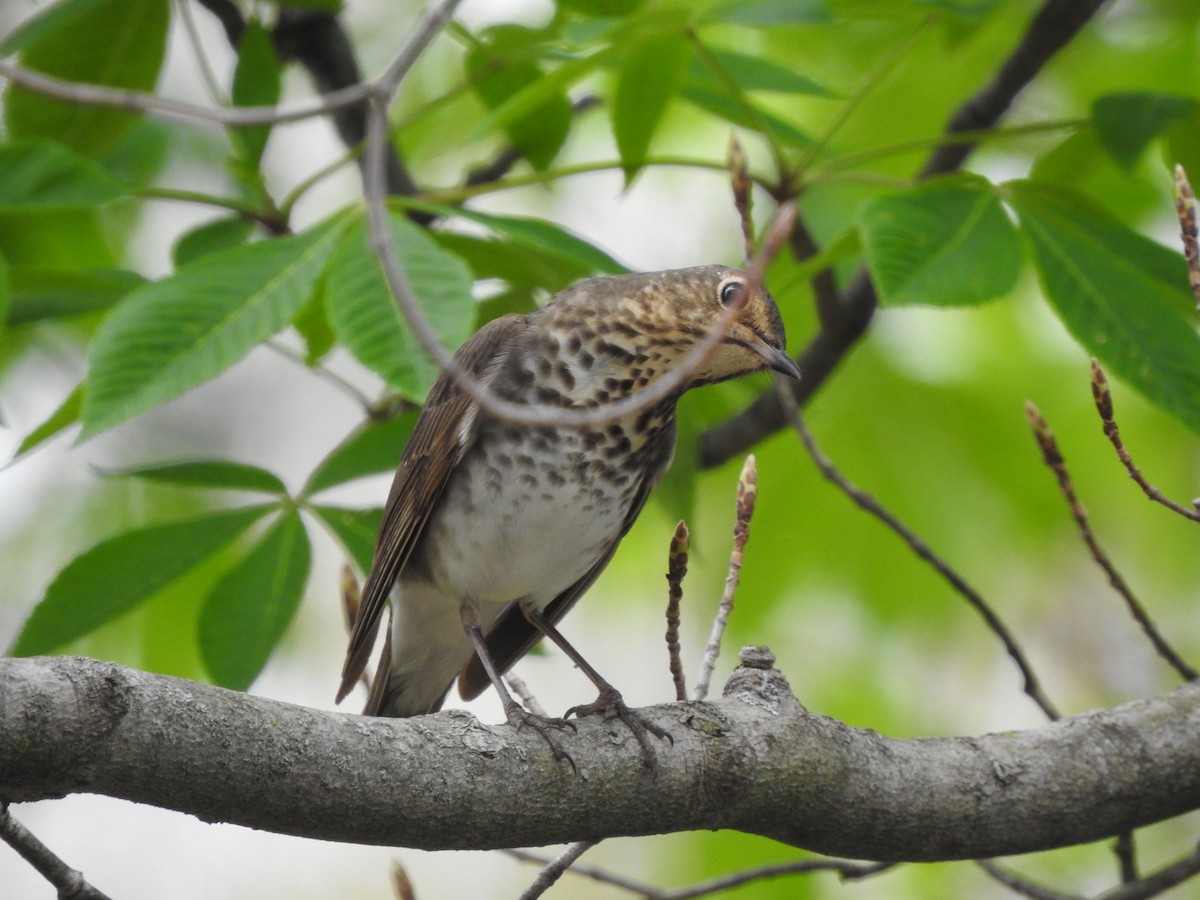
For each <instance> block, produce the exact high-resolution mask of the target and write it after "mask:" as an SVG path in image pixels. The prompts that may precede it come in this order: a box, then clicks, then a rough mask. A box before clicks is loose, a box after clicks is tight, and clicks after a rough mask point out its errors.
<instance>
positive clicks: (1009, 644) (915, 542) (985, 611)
mask: <svg viewBox="0 0 1200 900" xmlns="http://www.w3.org/2000/svg"><path fill="white" fill-rule="evenodd" d="M778 391H779V397H780V401H781V405H782V406H783V410H784V414H785V416H786V417H787V420H788V421H789V422H790V423H791V426H792V428H793V429H794V430H795V431H796V433H797V434H798V435H799V436H800V440H801V441H803V442H804V447H805V449H806V450H807V451H808V455H809V456H811V457H812V460H813V462H815V463H816V464H817V468H818V469H820V470H821V474H822V475H823V476H824V477H825V479H826V480H827V481H830V482H832V483H833V484H835V485H836V486H837V487H838V488H839V489H841V491H842V492H843V493H844V494H846V496H848V497H849V498H850V499H851V500H852V501H854V503H855V504H856V505H857V506H858V507H859V508H860V509H862V510H864V511H865V512H867V513H869V514H870V515H873V516H874V517H875V518H877V519H879V521H881V522H882V523H883V524H884V525H886V526H887V527H888V528H890V529H891V530H892V531H893V532H895V533H896V535H897V536H898V537H899V538H900V539H901V540H903V541H904V542H905V543H906V544H908V546H909V549H911V550H912V552H913V553H915V554H916V555H917V556H918V557H919V558H920V559H923V560H925V562H927V563H929V565H931V566H933V568H934V569H935V570H936V571H937V572H938V574H939V575H941V576H942V577H943V578H944V579H946V581H947V582H948V583H949V584H950V586H951V587H952V588H954V590H955V591H957V592H958V593H959V595H961V596H962V598H963V599H964V600H966V601H967V603H969V604H970V605H971V607H972V608H973V609H974V610H975V611H976V612H977V613H979V615H980V616H982V617H983V620H984V622H985V623H986V624H987V626H988V628H990V629H991V630H992V633H993V634H995V635H996V637H998V638H999V639H1000V642H1001V643H1002V644H1003V645H1004V650H1005V652H1006V653H1007V654H1008V655H1009V657H1010V658H1011V659H1012V661H1013V662H1014V663H1015V664H1016V666H1017V669H1018V670H1019V671H1020V673H1021V676H1022V678H1023V679H1024V681H1025V684H1024V685H1023V688H1022V690H1024V692H1025V693H1026V694H1027V695H1028V696H1029V698H1030V699H1031V700H1032V701H1033V702H1034V703H1036V704H1037V705H1038V707H1039V708H1040V709H1041V710H1042V712H1043V713H1045V714H1046V718H1048V719H1050V720H1051V721H1054V720H1056V719H1058V718H1059V714H1058V711H1057V710H1056V709H1055V708H1054V705H1053V704H1052V703H1051V702H1050V698H1049V697H1047V696H1046V694H1045V692H1044V691H1043V690H1042V686H1041V683H1040V682H1039V681H1038V678H1037V676H1036V675H1035V674H1034V672H1033V666H1031V665H1030V664H1029V661H1028V660H1027V659H1026V658H1025V653H1024V652H1023V651H1022V650H1021V647H1020V645H1019V644H1018V643H1017V641H1016V638H1014V637H1013V635H1012V633H1011V632H1010V631H1009V630H1008V626H1006V625H1005V624H1004V622H1002V621H1001V619H1000V617H999V616H998V615H997V614H996V613H995V611H993V610H992V608H991V607H990V606H989V605H988V604H987V601H985V600H984V599H983V597H982V596H981V595H980V594H979V592H978V591H976V590H975V589H974V588H972V587H971V586H970V585H969V584H967V582H966V581H965V580H964V579H963V577H962V576H961V575H959V574H958V572H956V571H955V570H954V569H952V568H951V567H950V565H949V564H948V563H946V562H945V561H944V560H943V559H942V558H941V557H940V556H938V555H937V554H936V553H934V552H933V551H932V550H931V549H930V548H929V545H928V544H926V543H925V542H924V541H923V540H921V539H920V538H919V537H917V535H916V534H915V533H913V532H912V531H911V530H910V529H909V528H908V527H907V526H906V525H904V523H902V522H901V521H900V520H899V519H897V518H896V517H895V516H894V515H892V514H891V513H890V512H888V511H887V510H886V509H884V508H883V506H881V505H880V503H879V501H878V500H876V499H875V498H874V497H872V496H871V495H870V494H869V493H867V492H866V491H864V490H862V489H861V488H859V487H858V486H857V485H855V484H854V483H853V482H851V481H850V480H849V479H847V478H846V477H845V476H844V475H842V473H841V472H840V471H838V469H837V467H836V466H834V464H833V463H832V462H831V461H830V460H829V458H828V457H827V456H826V455H825V454H824V453H823V452H822V451H821V448H820V447H818V446H817V442H816V441H815V440H814V438H813V436H812V433H811V432H810V431H809V430H808V426H807V425H805V424H804V419H803V418H802V417H801V416H800V411H799V409H798V408H797V406H796V401H795V399H794V398H793V397H792V395H791V392H790V391H787V390H786V389H785V388H783V386H781V385H780V386H778Z"/></svg>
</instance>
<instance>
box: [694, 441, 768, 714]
mask: <svg viewBox="0 0 1200 900" xmlns="http://www.w3.org/2000/svg"><path fill="white" fill-rule="evenodd" d="M757 499H758V468H757V465H756V463H755V460H754V456H753V454H751V455H750V456H747V457H746V462H745V465H743V466H742V474H741V475H740V476H739V477H738V486H737V519H736V521H735V523H734V526H733V550H732V551H731V552H730V554H729V572H728V574H727V575H726V576H725V593H724V594H723V595H722V596H721V603H720V605H719V606H718V607H717V614H716V616H715V617H714V618H713V624H712V631H711V632H710V633H709V636H708V644H707V645H706V646H705V648H704V659H703V660H701V662H700V674H699V675H697V676H696V686H695V687H694V688H693V689H692V699H693V700H703V699H704V698H705V697H707V696H708V686H709V683H710V682H711V681H712V675H713V669H714V668H716V665H717V657H718V656H719V655H720V653H721V637H722V636H723V635H724V634H725V626H726V625H727V624H728V622H729V614H730V613H731V612H733V595H734V593H735V592H736V591H737V586H738V581H739V580H740V578H741V571H742V556H743V553H744V551H745V549H746V541H747V540H749V538H750V517H751V516H753V515H754V502H755V500H757Z"/></svg>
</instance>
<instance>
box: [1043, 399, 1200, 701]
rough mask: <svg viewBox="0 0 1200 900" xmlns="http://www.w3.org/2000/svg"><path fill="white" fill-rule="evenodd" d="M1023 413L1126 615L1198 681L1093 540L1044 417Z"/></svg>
mask: <svg viewBox="0 0 1200 900" xmlns="http://www.w3.org/2000/svg"><path fill="white" fill-rule="evenodd" d="M1025 413H1026V415H1027V416H1028V418H1029V425H1030V427H1031V428H1032V429H1033V436H1034V437H1035V438H1036V439H1037V442H1038V447H1039V448H1041V451H1042V459H1043V460H1044V461H1045V463H1046V465H1047V466H1049V468H1050V470H1051V471H1052V472H1054V476H1055V478H1057V479H1058V487H1059V490H1060V491H1062V495H1063V497H1064V498H1066V501H1067V505H1068V506H1069V507H1070V509H1071V516H1072V517H1073V518H1074V519H1075V524H1076V525H1077V526H1078V528H1079V536H1080V537H1081V538H1083V542H1084V543H1085V544H1087V548H1088V550H1089V551H1090V552H1091V554H1092V559H1094V560H1095V561H1096V565H1098V566H1099V567H1100V568H1101V569H1103V570H1104V574H1105V575H1107V576H1108V583H1109V584H1111V585H1112V587H1113V590H1115V591H1116V592H1117V593H1118V594H1119V595H1120V596H1121V599H1122V600H1124V601H1125V606H1126V608H1127V609H1128V610H1129V614H1130V615H1131V616H1133V618H1134V621H1136V622H1137V623H1138V624H1139V625H1140V626H1141V627H1142V631H1143V632H1145V634H1146V637H1147V638H1149V639H1150V643H1151V644H1153V645H1154V649H1155V650H1156V651H1157V652H1158V655H1159V656H1161V657H1162V658H1163V659H1165V660H1166V661H1167V663H1168V664H1169V665H1170V666H1171V667H1172V668H1173V669H1175V671H1176V672H1178V673H1179V675H1180V677H1182V678H1183V679H1184V680H1185V681H1191V680H1192V679H1193V678H1196V677H1197V673H1196V670H1195V669H1193V668H1192V667H1191V666H1189V665H1188V664H1187V663H1186V662H1184V660H1183V659H1182V657H1180V656H1179V654H1178V653H1176V652H1175V650H1174V648H1173V647H1171V645H1170V644H1168V643H1167V641H1166V639H1165V638H1164V637H1163V636H1162V635H1161V634H1160V633H1159V631H1158V628H1157V626H1155V624H1154V622H1153V620H1151V618H1150V616H1149V615H1148V614H1147V612H1146V609H1145V607H1143V606H1142V603H1141V601H1140V600H1138V598H1137V597H1136V596H1134V593H1133V590H1132V589H1131V588H1130V587H1129V585H1128V583H1126V581H1125V579H1124V577H1122V575H1121V573H1120V572H1118V571H1117V569H1116V567H1115V566H1114V565H1113V564H1112V561H1111V560H1110V559H1109V558H1108V554H1106V553H1105V552H1104V550H1103V549H1102V548H1101V547H1100V544H1099V542H1098V541H1097V540H1096V536H1095V534H1094V533H1093V532H1092V527H1091V524H1090V523H1089V522H1088V517H1087V511H1086V510H1085V509H1084V508H1083V504H1082V503H1080V502H1079V497H1078V496H1077V495H1076V494H1075V486H1074V484H1072V482H1071V475H1070V473H1069V472H1068V471H1067V466H1066V463H1065V461H1064V460H1063V456H1062V453H1061V451H1060V450H1059V449H1058V442H1057V441H1056V440H1055V438H1054V432H1052V431H1051V430H1050V425H1049V424H1048V423H1047V422H1046V419H1045V417H1043V416H1042V414H1041V413H1040V412H1039V411H1038V408H1037V407H1036V406H1035V405H1034V404H1033V403H1032V402H1030V401H1026V403H1025Z"/></svg>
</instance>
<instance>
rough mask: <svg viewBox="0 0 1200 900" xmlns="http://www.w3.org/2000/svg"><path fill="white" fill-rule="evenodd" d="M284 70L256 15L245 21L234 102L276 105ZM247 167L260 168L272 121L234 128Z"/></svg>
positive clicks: (233, 90)
mask: <svg viewBox="0 0 1200 900" xmlns="http://www.w3.org/2000/svg"><path fill="white" fill-rule="evenodd" d="M282 86H283V74H282V71H281V70H280V67H279V57H278V56H276V54H275V45H274V43H273V42H272V40H271V35H270V33H269V32H268V31H267V29H266V28H264V27H263V25H262V23H261V22H259V21H258V20H257V19H251V20H250V21H249V22H247V23H246V30H245V31H243V32H242V39H241V41H239V42H238V61H237V67H236V68H235V69H234V71H233V88H232V99H233V105H234V106H274V105H275V104H276V103H278V102H279V96H280V92H281V90H282ZM233 134H234V139H235V141H236V142H237V144H238V146H239V147H240V148H241V151H242V155H243V157H244V162H245V164H246V167H247V168H248V169H254V170H257V167H258V163H259V161H260V160H261V159H262V154H263V149H264V148H265V147H266V146H267V138H269V137H270V136H271V126H270V125H247V126H244V127H242V128H235V129H234V130H233Z"/></svg>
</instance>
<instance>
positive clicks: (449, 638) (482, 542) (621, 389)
mask: <svg viewBox="0 0 1200 900" xmlns="http://www.w3.org/2000/svg"><path fill="white" fill-rule="evenodd" d="M748 288H749V283H748V278H747V275H746V274H745V273H743V272H741V271H739V270H737V269H732V268H728V267H726V266H700V267H696V268H690V269H676V270H672V271H665V272H652V273H646V274H634V275H612V276H605V277H600V278H592V279H589V280H586V281H581V282H578V283H576V284H574V285H572V286H571V287H568V288H567V289H566V290H564V291H562V292H561V293H560V294H558V295H557V296H556V297H555V298H554V299H553V300H552V301H551V302H549V303H548V304H546V305H545V306H544V307H542V308H541V309H539V310H537V311H535V312H533V313H530V314H529V315H508V316H504V317H503V318H499V319H496V320H494V321H492V322H490V323H489V324H487V325H485V326H484V327H483V328H482V329H480V331H479V332H478V333H477V334H476V335H475V336H474V337H472V338H471V339H470V340H468V341H467V342H466V343H465V344H464V345H463V346H462V347H461V348H460V349H459V351H458V352H457V354H456V355H455V359H456V361H457V362H458V364H459V366H460V367H461V369H462V370H463V371H464V372H465V373H466V374H468V375H469V376H470V377H472V378H474V379H476V380H477V381H478V383H479V384H480V385H481V386H482V387H484V388H485V389H486V390H487V391H489V392H491V393H493V394H494V395H495V396H498V397H500V398H502V399H505V400H509V401H512V402H515V403H520V404H525V405H529V406H539V407H550V408H559V409H564V410H575V409H587V408H593V407H602V406H603V405H605V404H608V403H610V402H612V401H616V400H620V399H621V398H624V397H627V396H629V395H631V394H634V393H636V392H638V391H641V390H645V389H647V388H649V387H650V386H652V385H654V384H655V383H656V382H658V381H659V379H662V378H664V377H665V376H667V374H668V373H670V372H671V371H672V370H673V369H674V368H676V367H677V366H678V365H679V364H680V362H681V360H683V359H684V357H686V356H687V355H688V353H689V352H690V351H691V350H692V349H693V348H694V347H696V345H697V344H699V343H700V342H701V341H703V340H704V339H705V336H706V335H707V334H708V333H709V332H710V331H711V330H712V328H713V325H714V322H716V321H717V320H718V318H719V317H721V316H722V315H723V313H725V311H726V310H729V309H730V308H733V309H734V310H736V311H735V312H734V314H733V318H732V320H731V321H730V323H729V325H728V327H727V329H726V331H725V333H724V335H723V336H722V337H721V338H720V341H719V342H718V343H717V344H716V345H715V347H714V348H713V350H712V352H711V353H710V354H709V355H708V357H707V359H706V360H705V361H704V362H703V363H702V364H701V365H700V366H699V367H698V368H696V370H695V371H694V372H693V373H692V374H691V376H690V377H689V378H688V379H687V380H686V381H685V382H683V383H682V384H681V385H680V386H679V388H678V389H677V390H675V391H673V392H671V393H670V394H669V395H667V396H665V397H664V398H662V399H660V400H659V401H657V402H655V403H653V404H652V405H650V406H648V407H647V408H644V409H640V410H638V411H636V412H633V413H631V414H629V415H625V416H623V417H621V418H618V419H616V420H613V421H608V422H604V423H601V424H593V425H582V426H580V425H570V424H565V423H564V424H556V423H553V422H552V423H551V424H547V425H528V424H520V423H514V422H506V421H503V420H501V419H498V418H495V417H493V416H491V415H489V414H488V413H487V412H486V411H485V410H484V409H483V408H482V407H481V406H480V404H479V403H478V402H477V401H476V400H475V399H473V398H472V397H471V396H470V395H469V394H468V393H467V392H466V391H465V390H463V389H462V388H461V387H460V386H459V385H458V384H457V382H456V381H455V380H454V378H453V377H452V376H450V375H449V374H447V373H443V374H442V375H441V376H440V377H439V378H438V379H437V381H436V382H435V383H434V385H433V388H432V389H431V391H430V393H429V397H428V400H427V402H426V404H425V407H424V409H423V410H422V412H421V415H420V417H419V418H418V420H417V424H416V427H415V428H414V430H413V433H412V436H411V437H410V439H409V441H408V444H407V446H406V447H405V449H404V455H403V458H402V459H401V460H400V465H399V468H398V469H397V471H396V476H395V479H394V480H393V482H392V488H391V492H390V494H389V496H388V501H387V506H386V508H385V510H384V515H383V524H382V526H381V529H380V532H379V538H378V542H377V544H376V548H375V555H374V560H373V564H372V568H371V571H370V574H369V575H368V577H367V580H366V584H365V585H364V586H363V594H362V602H361V606H360V610H359V613H358V616H357V619H356V621H355V625H354V629H353V633H352V635H351V638H350V646H349V650H348V652H347V656H346V663H345V666H344V669H343V672H342V682H341V687H340V689H339V691H338V695H337V697H338V701H339V702H340V701H341V700H342V699H343V698H344V697H345V696H346V695H347V694H348V693H349V691H350V690H351V688H353V687H354V685H355V683H356V682H358V681H359V679H360V678H361V676H362V673H363V671H364V669H365V667H366V665H367V662H368V660H369V657H370V654H371V651H372V646H373V644H374V642H375V638H376V634H377V631H378V629H379V626H380V623H381V620H382V614H383V611H384V607H385V605H386V604H387V603H388V601H389V600H390V602H391V627H390V629H389V632H388V636H387V641H386V644H385V648H384V651H383V656H382V657H381V659H380V662H379V666H378V669H377V671H376V674H375V676H374V679H373V680H372V683H371V689H370V695H369V697H368V700H367V704H366V707H365V709H364V710H363V712H364V714H367V715H378V716H416V715H421V714H424V713H431V712H436V711H437V710H438V709H440V708H441V706H442V703H443V702H444V700H445V698H446V694H447V693H448V691H449V689H450V687H451V685H452V684H453V682H454V680H455V679H456V678H457V679H458V689H459V693H460V694H461V695H462V697H463V698H464V699H467V700H470V699H472V698H474V697H476V696H478V695H479V694H480V693H482V692H483V691H484V690H486V689H487V687H488V685H489V684H490V685H491V686H493V687H494V688H495V689H496V691H497V692H498V693H499V694H500V697H501V701H502V702H503V704H504V709H505V714H506V716H507V717H508V719H509V721H510V722H512V723H513V724H516V725H522V724H531V725H533V726H534V727H535V728H537V730H538V731H539V732H540V733H541V734H542V735H543V736H544V737H545V738H546V740H547V742H548V743H549V744H550V746H551V748H552V749H553V750H554V753H555V755H556V756H557V757H560V758H562V757H566V754H565V753H563V752H562V751H561V749H560V748H559V746H558V744H557V742H556V741H555V740H554V739H553V737H552V736H551V735H550V733H549V732H548V730H547V727H546V725H547V722H546V720H542V719H540V718H539V717H535V716H533V715H532V714H530V713H529V712H528V711H526V710H525V709H524V708H523V707H521V706H520V705H519V704H518V703H517V702H516V701H515V700H513V699H512V697H511V696H510V694H509V693H508V691H507V689H506V688H505V686H504V684H503V682H502V681H501V676H502V675H503V674H504V672H506V671H507V670H508V669H509V668H510V667H511V666H512V665H513V664H514V663H516V662H517V660H519V659H520V658H521V657H522V656H524V655H525V654H526V653H527V652H528V651H529V650H530V649H531V648H532V647H533V646H534V645H535V644H536V643H538V641H539V640H541V639H542V638H543V637H547V638H549V639H550V640H551V641H552V642H554V643H555V644H557V645H558V646H559V647H560V648H562V650H563V652H564V653H566V654H567V655H568V657H569V658H570V659H572V660H573V661H574V662H575V664H576V665H577V666H578V667H579V668H580V670H581V671H582V672H583V673H584V674H585V675H586V676H587V677H588V678H589V679H590V680H591V681H592V683H593V684H594V685H595V686H596V688H597V689H598V690H599V692H600V695H599V697H598V698H597V700H596V702H595V703H592V704H588V705H586V706H582V707H576V708H575V709H573V710H570V711H568V713H567V715H570V714H571V713H572V712H575V713H576V714H579V715H582V714H586V713H589V712H595V711H604V712H607V713H611V714H615V715H617V716H619V717H620V718H622V719H623V720H624V721H626V722H627V723H628V724H629V726H630V728H632V729H633V731H634V734H635V735H636V736H637V738H638V741H639V742H640V743H641V745H642V748H643V752H644V753H645V752H648V753H649V754H650V755H651V757H652V756H653V750H651V749H650V748H649V742H648V739H647V737H646V733H647V731H651V732H653V733H655V734H657V735H659V736H660V737H661V736H663V735H664V734H665V733H664V732H661V731H660V730H659V729H657V728H655V727H653V726H649V727H647V724H646V723H644V722H642V720H641V719H640V718H639V717H637V716H635V715H633V714H632V713H631V712H630V710H629V709H628V708H627V707H626V706H625V704H624V701H623V700H622V699H621V695H620V693H619V692H618V691H617V690H616V689H615V688H614V687H613V686H612V685H611V684H609V683H608V682H607V681H606V680H605V679H604V678H603V677H601V676H600V674H599V673H598V672H596V671H595V669H593V668H592V667H591V666H590V665H589V664H588V663H587V662H586V661H585V660H584V659H583V657H582V656H580V654H579V653H578V652H577V651H576V650H575V649H574V648H573V647H572V646H571V645H570V644H569V643H568V642H567V641H566V639H565V638H564V637H563V636H562V634H561V633H560V632H559V631H558V628H557V627H556V623H557V622H558V621H559V620H560V619H562V617H563V616H564V615H566V613H567V612H568V611H569V610H570V609H571V607H572V606H574V605H575V603H576V602H577V601H578V600H579V598H580V597H582V596H583V594H584V593H585V592H586V591H587V589H588V588H589V587H590V586H591V584H592V583H593V582H594V581H595V580H596V578H597V577H598V576H599V575H600V573H601V572H602V571H603V570H604V567H605V566H607V565H608V562H609V560H611V559H612V557H613V554H614V553H615V552H616V549H617V545H618V544H619V543H620V541H621V538H622V537H623V536H624V535H625V534H626V532H628V531H629V529H630V527H631V526H632V525H633V523H634V520H635V519H636V518H637V517H638V514H639V513H640V512H641V510H642V507H643V506H644V505H645V503H646V498H647V496H648V495H649V494H650V491H651V489H652V488H653V487H654V485H655V484H656V483H657V482H658V481H659V479H661V478H662V476H663V474H664V473H665V472H666V470H667V467H668V466H669V465H670V463H671V459H672V456H673V455H674V449H675V406H676V402H677V401H678V399H679V397H680V396H681V395H682V394H683V393H684V392H685V391H686V390H688V389H691V388H693V387H697V386H700V385H705V384H713V383H716V382H719V381H725V380H727V379H730V378H734V377H737V376H739V375H744V374H748V373H751V372H757V371H762V370H765V369H773V370H774V371H776V372H781V373H783V374H785V375H789V376H791V377H793V378H798V377H799V375H800V371H799V368H798V367H797V365H796V363H795V361H794V360H792V358H791V357H790V356H788V355H787V353H786V352H785V351H784V330H783V323H782V321H781V320H780V317H779V310H778V309H777V307H776V305H775V301H774V299H772V297H771V295H770V294H769V293H768V292H767V291H766V290H765V289H764V288H761V287H757V288H754V289H753V290H751V291H750V293H749V295H748V296H745V294H746V292H747V290H748ZM559 721H561V720H559ZM568 758H569V757H568Z"/></svg>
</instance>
